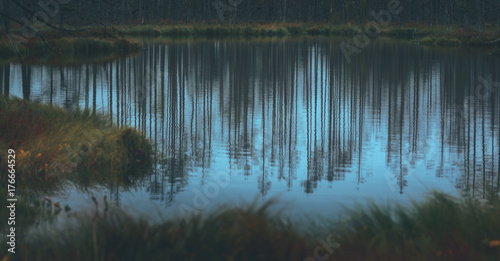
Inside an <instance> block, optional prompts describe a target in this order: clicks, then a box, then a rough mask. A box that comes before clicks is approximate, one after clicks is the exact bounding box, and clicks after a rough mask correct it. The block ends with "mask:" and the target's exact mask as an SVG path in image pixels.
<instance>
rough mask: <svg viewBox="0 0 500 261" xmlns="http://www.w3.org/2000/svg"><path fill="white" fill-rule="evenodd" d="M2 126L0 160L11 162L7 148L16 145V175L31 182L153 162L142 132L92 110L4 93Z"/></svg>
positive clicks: (119, 172) (98, 175)
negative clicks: (118, 125) (125, 126)
mask: <svg viewBox="0 0 500 261" xmlns="http://www.w3.org/2000/svg"><path fill="white" fill-rule="evenodd" d="M0 129H1V130H2V132H1V133H0V150H1V151H0V153H1V155H0V156H1V157H0V161H1V164H3V165H4V166H7V162H6V153H7V149H10V148H12V149H14V150H15V151H16V172H17V173H18V176H17V180H18V181H20V182H19V183H20V184H22V185H25V186H27V187H30V186H35V187H36V186H37V184H40V182H43V186H42V187H48V184H50V183H51V182H53V181H55V180H57V179H58V178H68V177H69V176H68V175H69V174H77V173H85V175H84V176H86V177H88V178H89V179H96V180H97V179H103V178H104V179H105V178H107V177H106V176H105V175H108V176H110V177H116V176H127V175H130V173H131V172H132V171H134V170H136V169H138V168H143V167H148V166H150V164H151V155H152V148H151V145H150V144H149V143H148V141H147V140H146V138H145V137H144V136H142V135H141V134H140V133H138V132H137V131H135V130H134V129H131V128H117V127H115V126H113V125H112V124H110V123H109V121H108V120H107V119H104V117H103V116H101V115H98V114H94V113H92V112H91V111H88V110H76V111H72V112H67V111H65V110H63V109H61V108H58V107H51V106H47V105H42V104H37V103H33V102H28V101H25V100H19V99H14V98H6V97H3V96H2V97H0ZM4 170H5V169H2V170H1V171H0V172H3V171H4ZM82 175H83V174H82ZM75 178H77V177H75ZM0 181H2V182H4V181H5V177H4V176H2V178H0Z"/></svg>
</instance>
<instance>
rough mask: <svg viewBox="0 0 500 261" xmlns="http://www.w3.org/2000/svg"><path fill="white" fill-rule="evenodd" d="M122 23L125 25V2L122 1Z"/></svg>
mask: <svg viewBox="0 0 500 261" xmlns="http://www.w3.org/2000/svg"><path fill="white" fill-rule="evenodd" d="M121 20H122V21H121V23H122V24H125V0H122V19H121Z"/></svg>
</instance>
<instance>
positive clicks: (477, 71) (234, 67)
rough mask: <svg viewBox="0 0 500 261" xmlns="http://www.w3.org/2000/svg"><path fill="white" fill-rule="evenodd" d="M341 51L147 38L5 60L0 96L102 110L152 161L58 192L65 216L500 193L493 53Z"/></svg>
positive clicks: (315, 207) (382, 46)
mask: <svg viewBox="0 0 500 261" xmlns="http://www.w3.org/2000/svg"><path fill="white" fill-rule="evenodd" d="M340 42H341V39H324V38H303V39H287V40H256V41H238V40H220V41H216V40H213V41H208V40H207V41H163V42H161V43H160V42H156V43H153V42H145V44H144V50H143V52H142V54H141V55H139V56H134V57H124V58H118V59H116V60H113V61H110V62H105V63H97V64H96V63H94V64H88V63H82V64H76V65H69V66H60V65H38V64H33V65H23V66H21V65H19V64H11V65H10V68H9V69H10V74H9V78H10V85H9V86H8V87H7V86H3V92H5V93H9V94H10V95H14V96H18V97H23V98H27V99H31V100H35V101H40V102H43V103H47V104H53V105H58V106H62V107H64V108H67V109H69V110H74V109H77V108H88V109H90V110H95V111H98V112H101V113H104V114H106V115H109V117H110V118H112V120H113V121H114V122H116V123H117V124H118V125H121V126H122V125H127V126H134V127H136V128H138V129H139V130H141V131H142V132H144V133H145V134H146V135H147V136H148V137H149V138H150V140H151V141H152V142H153V143H154V144H155V145H156V147H157V149H158V151H159V152H161V153H162V154H163V156H161V157H158V158H157V163H156V164H155V167H154V169H153V170H152V171H151V173H150V174H148V176H147V178H145V179H144V180H142V181H141V182H139V183H137V184H135V185H134V186H132V187H129V188H124V187H120V186H118V185H117V186H113V185H111V186H106V187H93V188H87V189H82V188H78V189H77V188H76V187H73V186H68V187H67V189H66V190H64V191H62V192H61V193H59V194H58V196H57V198H58V200H60V201H61V202H62V204H69V205H70V206H72V207H73V209H79V208H83V207H85V206H87V205H89V204H92V203H91V200H90V197H91V195H95V196H96V197H100V198H102V196H103V195H107V196H108V198H111V199H112V200H114V201H115V202H116V204H119V205H121V206H123V207H125V208H126V209H128V210H129V211H130V212H134V213H142V214H148V215H150V216H157V215H158V214H159V215H161V216H164V217H165V216H173V215H181V214H182V213H185V212H189V211H193V210H196V209H201V208H206V209H208V208H211V207H213V206H215V205H217V204H221V203H228V202H232V203H234V204H241V202H243V201H251V200H253V199H254V198H255V197H256V196H257V195H260V199H259V200H265V199H268V198H271V197H273V196H279V199H281V200H282V201H283V202H286V203H287V204H288V205H287V209H290V210H292V211H299V212H300V213H308V214H312V215H316V214H322V215H335V213H337V212H338V210H339V207H340V206H341V205H345V206H352V204H354V203H355V202H366V199H369V200H374V201H376V202H386V201H388V200H389V201H392V200H393V201H398V202H402V203H404V204H407V203H409V202H410V199H414V200H417V201H418V200H421V199H423V198H424V197H425V196H426V195H427V194H428V192H429V191H430V190H433V189H437V190H441V191H445V192H448V193H451V194H453V195H473V196H474V197H479V198H487V197H489V196H491V195H492V194H496V193H498V191H499V185H498V184H499V175H498V172H499V170H500V166H499V157H500V151H499V147H500V139H499V137H500V118H499V115H500V109H499V108H500V102H499V101H500V75H499V74H498V73H499V72H500V59H499V58H498V57H494V56H489V55H488V54H485V53H482V52H477V51H471V50H437V49H426V48H423V47H420V46H418V45H414V44H409V43H398V42H393V41H386V40H379V41H376V42H374V43H373V44H371V45H369V46H368V47H367V48H365V49H363V50H362V52H361V53H360V54H357V55H356V54H355V55H353V56H352V61H351V62H350V63H348V62H347V61H346V59H345V58H344V57H343V55H342V52H341V49H340V47H339V44H340ZM5 68H6V66H3V69H4V70H3V71H5ZM23 72H24V73H23ZM23 75H24V77H23ZM1 76H2V77H3V78H5V77H6V75H5V73H4V74H3V75H1ZM2 82H3V81H2ZM488 83H491V84H488ZM217 180H218V183H217V182H216V181H217Z"/></svg>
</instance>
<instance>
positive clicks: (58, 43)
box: [0, 23, 500, 62]
mask: <svg viewBox="0 0 500 261" xmlns="http://www.w3.org/2000/svg"><path fill="white" fill-rule="evenodd" d="M358 28H364V24H351V23H348V24H300V23H264V24H262V23H254V24H234V25H229V24H226V25H218V24H214V25H208V24H186V25H120V26H112V27H110V28H108V29H107V30H103V29H102V28H99V27H91V28H85V29H82V30H80V31H78V32H73V33H62V32H60V31H55V30H48V29H47V30H41V31H40V35H42V36H43V38H44V39H45V41H42V40H40V39H38V38H37V37H33V38H31V39H30V40H29V41H28V42H27V43H25V44H19V45H18V48H19V54H20V55H21V57H22V59H23V60H27V61H29V60H30V59H31V60H33V59H34V57H43V59H44V60H46V61H48V62H51V61H56V60H58V59H61V58H68V57H73V59H70V61H71V60H73V61H74V60H78V58H95V59H99V57H100V56H102V55H103V54H108V55H109V54H110V53H111V54H113V55H116V54H122V55H123V54H132V53H134V52H137V51H139V50H140V49H141V48H142V43H141V42H140V41H138V40H136V39H133V38H134V37H165V38H187V37H190V38H195V39H196V38H221V37H245V38H268V37H279V38H285V37H289V36H292V37H300V36H342V37H357V36H358V35H357V31H356V30H357V29H358ZM12 33H13V34H15V33H19V32H18V31H16V30H13V32H12ZM372 33H373V32H372ZM363 35H365V34H363ZM363 35H361V36H363ZM377 37H388V38H393V39H405V40H409V41H411V42H413V43H417V44H420V45H426V46H440V47H484V46H488V47H497V46H499V45H500V29H499V28H496V27H488V28H486V30H485V32H484V33H479V32H477V31H474V30H473V29H472V28H470V27H469V28H467V27H463V26H458V25H452V26H440V25H437V26H422V25H414V24H410V25H387V26H384V27H382V28H380V31H379V32H377V33H376V36H375V37H370V38H377ZM495 53H498V51H495ZM0 57H1V58H4V60H7V59H9V58H10V59H11V60H12V59H17V56H16V54H15V52H14V49H13V48H12V46H11V44H10V42H9V40H8V39H7V37H6V36H5V34H4V35H3V37H2V38H0ZM35 60H36V59H35Z"/></svg>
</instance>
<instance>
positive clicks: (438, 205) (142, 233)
mask: <svg viewBox="0 0 500 261" xmlns="http://www.w3.org/2000/svg"><path fill="white" fill-rule="evenodd" d="M105 204H106V206H105V207H104V209H108V210H107V211H105V210H103V209H102V207H101V209H100V210H99V211H95V210H94V211H90V212H89V213H87V214H84V215H80V216H76V217H75V221H76V222H74V224H73V226H59V227H57V228H56V227H47V228H46V229H45V230H41V231H39V232H38V233H34V234H30V235H29V236H28V237H26V238H23V239H21V242H20V243H19V245H20V247H21V249H20V250H19V254H16V255H15V258H14V259H13V260H55V261H57V260H304V259H305V258H307V257H312V256H314V250H315V249H316V247H318V246H319V243H318V242H317V241H316V238H311V237H309V236H308V235H307V234H310V233H304V231H306V230H307V229H312V226H310V224H312V223H313V221H314V220H311V222H308V221H306V222H303V223H294V222H292V221H290V220H289V219H287V218H286V217H284V214H283V213H282V212H279V211H274V210H273V208H272V207H273V206H274V205H275V204H276V202H274V201H272V200H271V201H267V202H266V203H263V204H261V205H258V204H256V203H255V202H254V203H253V204H250V205H249V206H246V207H221V208H219V209H217V210H215V211H212V212H209V213H204V214H199V215H194V216H192V217H191V218H190V219H188V221H186V220H185V219H180V218H179V219H172V220H166V221H164V222H160V223H153V222H150V221H148V220H147V219H146V217H144V218H134V217H132V216H131V215H129V214H127V213H126V212H124V211H123V210H121V209H119V208H116V207H112V206H111V207H108V205H107V204H108V203H105ZM96 209H97V208H96ZM346 211H347V213H348V214H349V215H348V216H349V218H347V219H345V220H343V221H341V222H325V223H324V225H323V226H322V227H318V228H316V230H315V231H314V233H316V234H318V233H325V231H326V232H327V233H331V234H332V235H334V239H333V241H334V242H335V243H338V244H339V245H340V246H339V247H338V248H336V249H335V251H334V252H333V253H332V254H331V255H329V257H328V260H478V261H480V260H498V259H499V258H500V221H499V219H498V217H499V215H500V205H499V204H498V202H492V203H491V204H478V203H477V202H475V201H474V200H459V199H456V198H453V197H451V196H448V195H446V194H442V193H433V194H432V195H431V196H430V197H429V198H428V199H427V200H426V201H424V202H422V203H415V204H414V206H413V207H410V208H405V207H401V206H398V205H376V204H372V205H370V206H369V207H363V208H357V209H356V208H355V209H350V210H346ZM75 224H76V225H75ZM332 224H335V225H332ZM324 240H325V241H327V239H326V238H325V239H324ZM324 253H326V252H324V250H321V251H320V255H322V254H324Z"/></svg>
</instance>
